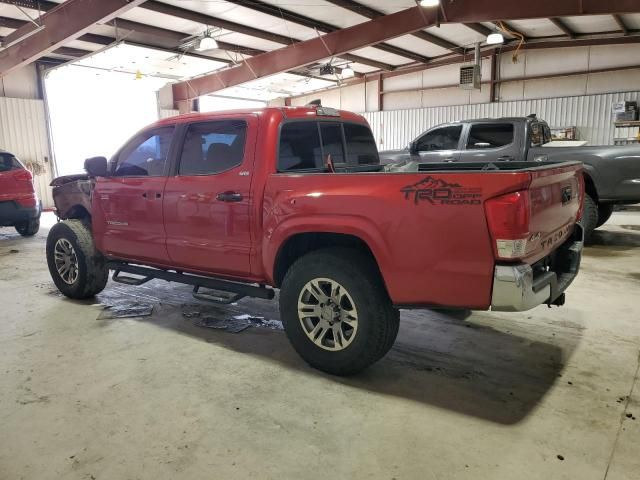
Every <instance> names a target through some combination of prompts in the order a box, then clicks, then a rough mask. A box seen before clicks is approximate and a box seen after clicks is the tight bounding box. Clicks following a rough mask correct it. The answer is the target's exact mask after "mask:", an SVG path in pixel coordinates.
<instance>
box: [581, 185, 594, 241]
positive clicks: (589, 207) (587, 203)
mask: <svg viewBox="0 0 640 480" xmlns="http://www.w3.org/2000/svg"><path fill="white" fill-rule="evenodd" d="M580 225H582V228H583V229H584V241H585V243H587V242H589V241H590V240H591V234H592V233H593V231H594V230H595V229H596V225H598V204H597V203H596V202H595V200H594V199H593V198H591V196H590V195H588V194H587V195H585V196H584V211H583V212H582V219H581V220H580Z"/></svg>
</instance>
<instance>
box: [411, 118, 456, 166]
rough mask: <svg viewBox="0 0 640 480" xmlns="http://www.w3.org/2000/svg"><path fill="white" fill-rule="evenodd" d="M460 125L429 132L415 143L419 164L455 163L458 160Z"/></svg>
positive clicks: (438, 128)
mask: <svg viewBox="0 0 640 480" xmlns="http://www.w3.org/2000/svg"><path fill="white" fill-rule="evenodd" d="M461 137H462V124H460V125H447V126H443V127H437V128H434V129H431V130H429V131H428V132H427V133H425V134H424V135H422V136H421V137H419V138H418V139H417V140H416V141H415V148H416V150H417V152H418V155H419V156H420V161H421V162H455V161H457V160H458V159H459V158H460V151H459V149H460V148H461V146H460V139H461Z"/></svg>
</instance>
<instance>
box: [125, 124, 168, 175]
mask: <svg viewBox="0 0 640 480" xmlns="http://www.w3.org/2000/svg"><path fill="white" fill-rule="evenodd" d="M172 138H173V127H163V128H158V129H156V130H152V131H150V132H146V133H143V134H142V135H140V136H138V137H136V138H134V139H133V140H131V141H130V142H129V143H128V144H127V145H126V146H125V147H124V148H123V149H122V151H121V152H120V154H119V155H118V161H117V164H116V167H115V171H114V175H115V176H116V177H140V176H149V177H159V176H162V175H163V174H164V167H165V164H166V163H167V156H168V154H169V147H170V146H171V139H172Z"/></svg>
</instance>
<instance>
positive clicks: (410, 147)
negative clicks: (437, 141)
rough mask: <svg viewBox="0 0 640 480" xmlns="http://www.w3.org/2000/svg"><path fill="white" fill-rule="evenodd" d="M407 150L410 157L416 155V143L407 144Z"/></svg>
mask: <svg viewBox="0 0 640 480" xmlns="http://www.w3.org/2000/svg"><path fill="white" fill-rule="evenodd" d="M407 150H409V153H411V154H412V155H415V154H417V153H418V143H417V142H411V143H409V145H408V146H407Z"/></svg>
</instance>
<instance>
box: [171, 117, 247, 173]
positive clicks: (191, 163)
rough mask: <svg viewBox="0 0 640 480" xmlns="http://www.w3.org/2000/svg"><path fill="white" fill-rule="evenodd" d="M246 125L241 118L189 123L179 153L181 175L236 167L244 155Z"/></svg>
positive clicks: (220, 170) (218, 171) (222, 170)
mask: <svg viewBox="0 0 640 480" xmlns="http://www.w3.org/2000/svg"><path fill="white" fill-rule="evenodd" d="M246 132H247V124H246V123H245V122H243V121H242V120H224V121H219V122H207V123H197V124H194V125H190V126H189V129H188V130H187V136H186V137H185V140H184V146H183V147H182V154H181V155H180V168H179V169H178V173H179V174H180V175H211V174H214V173H220V172H224V171H225V170H229V169H230V168H233V167H237V166H238V165H240V164H241V163H242V160H243V158H244V145H245V139H246Z"/></svg>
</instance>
